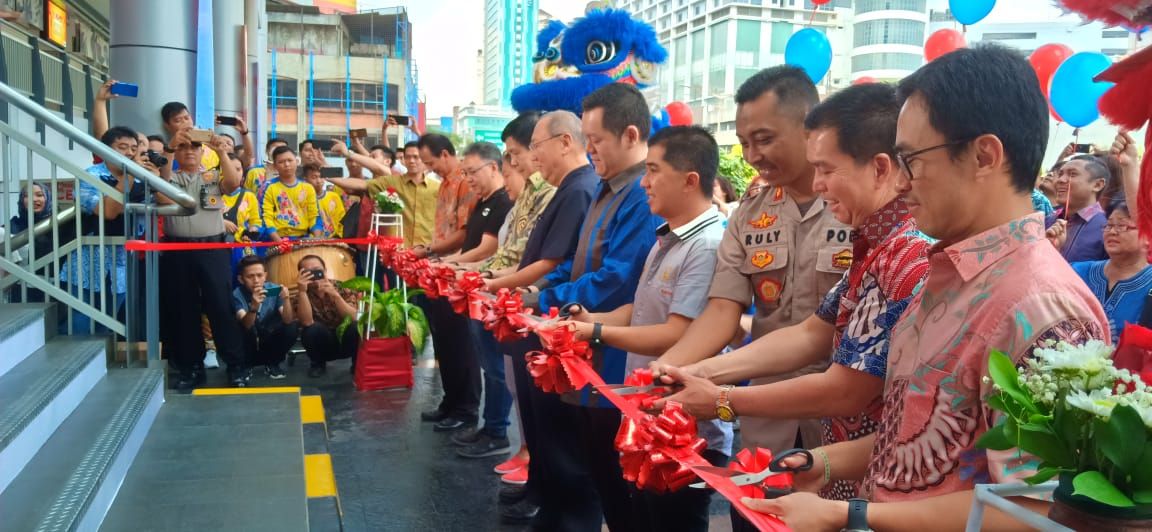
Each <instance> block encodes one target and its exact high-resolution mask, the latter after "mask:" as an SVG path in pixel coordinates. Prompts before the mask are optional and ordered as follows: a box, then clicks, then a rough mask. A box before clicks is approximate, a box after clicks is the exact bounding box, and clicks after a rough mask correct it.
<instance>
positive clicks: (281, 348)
mask: <svg viewBox="0 0 1152 532" xmlns="http://www.w3.org/2000/svg"><path fill="white" fill-rule="evenodd" d="M299 331H300V329H299V327H298V326H297V325H296V324H295V323H289V324H284V323H283V322H278V323H275V324H272V325H271V326H261V325H260V324H259V323H257V324H256V325H254V326H252V328H251V329H244V353H245V354H246V355H247V357H248V360H249V361H250V363H251V364H252V365H253V366H272V365H275V364H281V363H283V362H284V359H285V358H288V350H289V349H292V346H293V345H295V344H296V333H298V332H299Z"/></svg>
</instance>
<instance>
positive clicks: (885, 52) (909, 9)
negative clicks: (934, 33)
mask: <svg viewBox="0 0 1152 532" xmlns="http://www.w3.org/2000/svg"><path fill="white" fill-rule="evenodd" d="M855 4H856V5H855V11H854V13H853V15H854V16H853V20H852V66H851V68H852V78H853V79H856V78H860V77H864V76H868V77H872V78H875V79H880V80H896V79H900V78H903V77H904V76H906V75H908V74H911V73H912V72H913V71H914V70H916V69H917V68H920V66H921V65H923V64H924V40H925V39H926V38H927V33H926V31H927V27H928V7H927V1H926V0H856V2H855Z"/></svg>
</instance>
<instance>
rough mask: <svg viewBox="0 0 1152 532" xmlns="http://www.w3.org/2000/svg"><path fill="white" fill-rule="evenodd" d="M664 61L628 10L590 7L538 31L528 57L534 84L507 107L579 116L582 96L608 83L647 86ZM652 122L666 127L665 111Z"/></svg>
mask: <svg viewBox="0 0 1152 532" xmlns="http://www.w3.org/2000/svg"><path fill="white" fill-rule="evenodd" d="M667 58H668V51H667V50H665V49H664V47H663V46H661V45H660V43H659V42H658V41H657V40H656V31H655V30H654V29H652V26H650V25H648V24H646V23H644V22H641V21H639V20H637V19H635V18H632V15H631V14H630V13H628V12H627V11H624V10H621V9H612V8H606V7H601V6H600V4H598V3H593V4H590V5H589V8H588V10H587V12H586V13H585V15H584V16H583V17H581V18H578V19H576V20H574V21H572V23H571V24H567V25H565V24H564V23H561V22H558V21H555V20H554V21H552V22H550V23H549V24H548V25H547V26H546V27H545V28H544V29H543V30H541V31H540V33H539V34H538V35H537V37H536V54H535V55H534V56H533V57H532V60H533V62H534V66H533V81H534V82H533V83H528V84H525V85H521V86H519V87H517V88H516V89H515V90H513V91H512V108H513V109H515V110H516V111H517V112H521V113H523V112H528V111H540V112H547V111H556V110H566V111H572V112H573V113H576V114H577V115H579V114H580V113H581V103H580V102H581V101H582V100H583V99H584V97H585V96H587V95H589V94H591V93H592V92H593V91H595V90H596V89H599V88H600V87H603V86H605V85H607V84H609V83H630V84H633V85H636V87H638V88H641V89H643V88H645V87H648V86H650V85H651V84H652V83H653V82H654V81H655V78H656V67H657V66H658V65H660V64H661V63H663V62H664V61H665V60H666V59H667ZM654 120H655V121H656V123H657V124H660V125H667V124H668V116H667V112H666V111H661V113H660V115H659V116H657V117H654ZM657 124H653V125H654V126H656V125H657Z"/></svg>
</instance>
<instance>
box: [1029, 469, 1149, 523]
mask: <svg viewBox="0 0 1152 532" xmlns="http://www.w3.org/2000/svg"><path fill="white" fill-rule="evenodd" d="M1074 477H1075V475H1071V474H1063V475H1060V485H1059V486H1058V487H1057V488H1056V491H1055V492H1054V493H1053V502H1052V508H1051V509H1050V510H1049V511H1048V518H1049V519H1051V520H1053V521H1055V522H1057V523H1060V524H1062V525H1064V526H1066V527H1068V528H1071V529H1073V530H1090V531H1092V532H1137V531H1148V530H1152V504H1138V505H1136V506H1133V507H1131V508H1119V507H1116V506H1112V505H1109V504H1104V503H1102V502H1098V501H1095V500H1092V499H1089V498H1088V497H1085V496H1083V495H1073V494H1072V492H1073V491H1074V489H1073V487H1072V479H1073V478H1074Z"/></svg>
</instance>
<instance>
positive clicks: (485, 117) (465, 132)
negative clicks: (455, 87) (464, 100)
mask: <svg viewBox="0 0 1152 532" xmlns="http://www.w3.org/2000/svg"><path fill="white" fill-rule="evenodd" d="M452 115H453V116H452V118H451V121H450V123H449V124H448V125H449V126H451V128H450V129H444V131H452V132H453V133H456V134H457V135H460V138H461V139H462V140H463V141H464V143H466V144H470V143H472V142H491V143H492V144H495V145H497V146H499V147H500V149H501V150H503V149H504V141H503V140H501V139H500V134H501V133H503V132H504V127H505V126H507V125H508V122H511V121H512V119H513V118H516V112H515V111H511V110H509V109H508V108H507V107H503V106H499V105H466V106H464V107H456V108H454V109H453V112H452ZM441 120H442V121H443V119H441ZM443 125H444V124H443V122H442V124H441V126H442V127H443Z"/></svg>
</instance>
